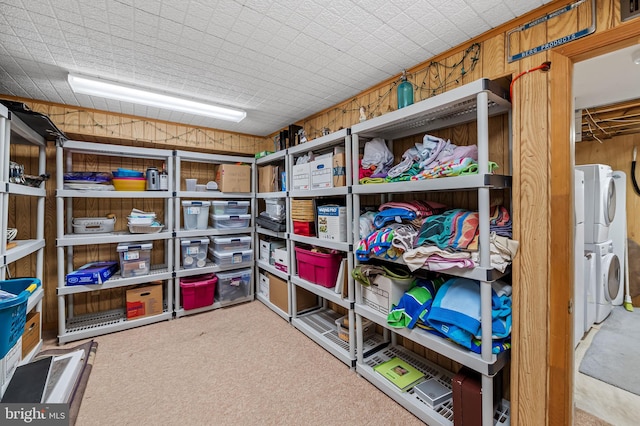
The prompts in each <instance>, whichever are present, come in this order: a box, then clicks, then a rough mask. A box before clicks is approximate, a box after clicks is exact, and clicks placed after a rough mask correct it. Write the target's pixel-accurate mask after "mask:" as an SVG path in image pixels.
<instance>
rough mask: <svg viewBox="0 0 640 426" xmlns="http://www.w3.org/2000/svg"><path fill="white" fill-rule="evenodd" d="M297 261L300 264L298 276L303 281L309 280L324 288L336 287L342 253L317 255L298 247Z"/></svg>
mask: <svg viewBox="0 0 640 426" xmlns="http://www.w3.org/2000/svg"><path fill="white" fill-rule="evenodd" d="M296 261H297V264H298V275H299V276H300V278H302V279H303V280H307V281H309V282H312V283H314V284H318V285H321V286H322V287H334V286H335V285H336V278H338V271H339V270H340V262H341V261H342V255H341V254H340V253H335V254H330V253H316V252H313V251H309V250H305V249H303V248H300V247H296Z"/></svg>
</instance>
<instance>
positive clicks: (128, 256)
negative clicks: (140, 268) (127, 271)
mask: <svg viewBox="0 0 640 426" xmlns="http://www.w3.org/2000/svg"><path fill="white" fill-rule="evenodd" d="M122 258H123V259H124V260H138V259H140V252H139V251H128V252H125V253H123V254H122ZM143 263H144V262H143Z"/></svg>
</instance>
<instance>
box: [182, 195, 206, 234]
mask: <svg viewBox="0 0 640 426" xmlns="http://www.w3.org/2000/svg"><path fill="white" fill-rule="evenodd" d="M209 206H211V201H183V202H182V212H183V216H184V229H186V230H191V229H207V225H208V223H207V221H208V217H209Z"/></svg>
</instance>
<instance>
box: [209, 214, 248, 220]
mask: <svg viewBox="0 0 640 426" xmlns="http://www.w3.org/2000/svg"><path fill="white" fill-rule="evenodd" d="M211 217H212V218H214V219H216V220H225V219H227V220H229V219H243V220H244V219H251V215H250V214H212V215H211Z"/></svg>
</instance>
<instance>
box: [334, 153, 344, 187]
mask: <svg viewBox="0 0 640 426" xmlns="http://www.w3.org/2000/svg"><path fill="white" fill-rule="evenodd" d="M346 184H347V168H346V166H345V157H344V152H341V153H339V154H333V186H334V187H338V186H345V185H346Z"/></svg>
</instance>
